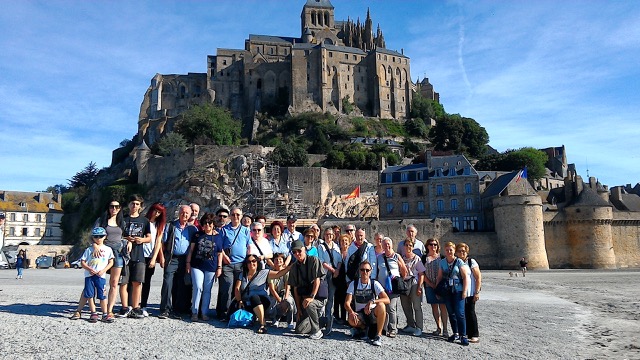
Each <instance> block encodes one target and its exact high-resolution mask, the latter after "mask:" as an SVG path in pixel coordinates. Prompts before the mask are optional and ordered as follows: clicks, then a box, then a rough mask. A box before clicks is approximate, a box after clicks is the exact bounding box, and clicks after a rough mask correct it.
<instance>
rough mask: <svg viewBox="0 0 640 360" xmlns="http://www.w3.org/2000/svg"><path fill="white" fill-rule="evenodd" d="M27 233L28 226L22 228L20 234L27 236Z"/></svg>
mask: <svg viewBox="0 0 640 360" xmlns="http://www.w3.org/2000/svg"><path fill="white" fill-rule="evenodd" d="M28 233H29V229H28V228H22V236H27V234H28Z"/></svg>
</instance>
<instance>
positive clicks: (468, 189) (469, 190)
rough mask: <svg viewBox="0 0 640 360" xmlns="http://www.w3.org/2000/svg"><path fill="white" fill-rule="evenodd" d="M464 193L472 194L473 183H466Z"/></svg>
mask: <svg viewBox="0 0 640 360" xmlns="http://www.w3.org/2000/svg"><path fill="white" fill-rule="evenodd" d="M464 193H465V194H471V183H466V184H464Z"/></svg>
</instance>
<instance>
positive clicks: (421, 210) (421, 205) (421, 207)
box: [417, 201, 424, 214]
mask: <svg viewBox="0 0 640 360" xmlns="http://www.w3.org/2000/svg"><path fill="white" fill-rule="evenodd" d="M417 209H418V213H419V214H424V201H418V207H417Z"/></svg>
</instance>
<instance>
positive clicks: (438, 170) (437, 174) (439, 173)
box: [436, 168, 442, 176]
mask: <svg viewBox="0 0 640 360" xmlns="http://www.w3.org/2000/svg"><path fill="white" fill-rule="evenodd" d="M436 176H442V169H440V168H437V169H436Z"/></svg>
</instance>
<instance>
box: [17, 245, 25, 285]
mask: <svg viewBox="0 0 640 360" xmlns="http://www.w3.org/2000/svg"><path fill="white" fill-rule="evenodd" d="M22 269H24V250H20V251H18V256H17V257H16V270H18V275H17V276H16V279H22Z"/></svg>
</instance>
